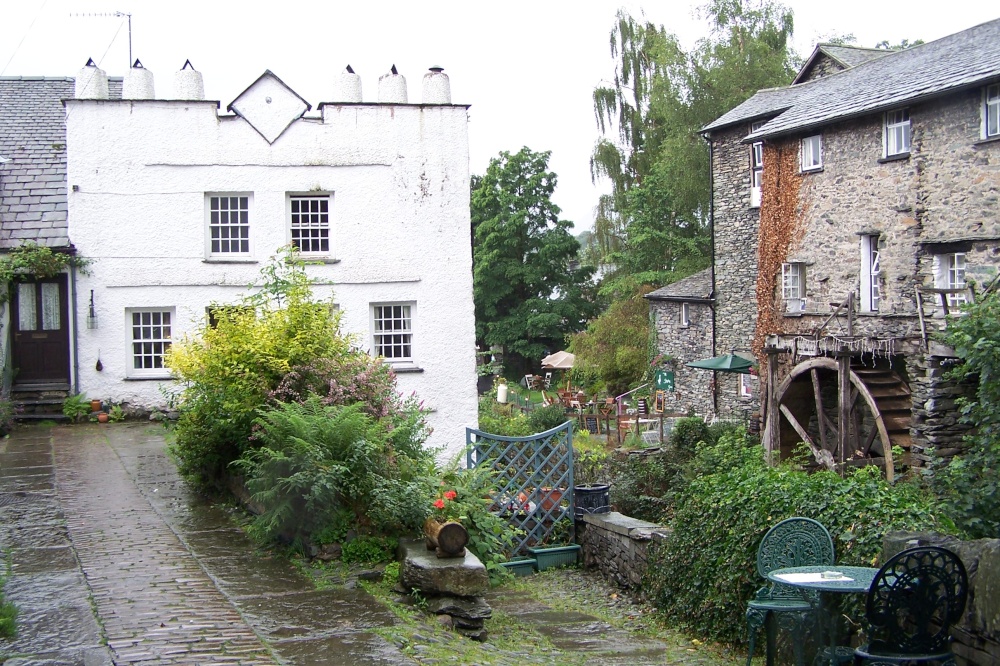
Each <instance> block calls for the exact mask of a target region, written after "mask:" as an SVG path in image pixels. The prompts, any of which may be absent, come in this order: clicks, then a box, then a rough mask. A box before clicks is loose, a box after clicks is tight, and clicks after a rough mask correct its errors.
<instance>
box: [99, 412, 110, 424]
mask: <svg viewBox="0 0 1000 666" xmlns="http://www.w3.org/2000/svg"><path fill="white" fill-rule="evenodd" d="M97 422H98V423H107V422H108V415H107V413H106V412H98V414H97Z"/></svg>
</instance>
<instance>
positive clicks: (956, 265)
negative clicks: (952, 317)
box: [934, 252, 969, 312]
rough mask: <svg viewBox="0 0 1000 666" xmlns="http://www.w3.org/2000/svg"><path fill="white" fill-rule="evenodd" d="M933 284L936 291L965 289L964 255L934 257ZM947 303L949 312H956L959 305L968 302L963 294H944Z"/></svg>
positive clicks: (951, 253)
mask: <svg viewBox="0 0 1000 666" xmlns="http://www.w3.org/2000/svg"><path fill="white" fill-rule="evenodd" d="M934 273H935V275H934V282H935V285H936V286H937V288H938V289H965V288H966V286H967V284H966V282H965V253H964V252H949V253H948V254H938V255H935V257H934ZM943 297H944V299H945V300H947V302H948V310H949V312H951V311H954V310H957V309H958V307H959V306H960V305H964V304H965V303H968V302H969V296H968V294H967V293H965V292H959V293H956V294H944V296H943Z"/></svg>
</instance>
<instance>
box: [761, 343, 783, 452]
mask: <svg viewBox="0 0 1000 666" xmlns="http://www.w3.org/2000/svg"><path fill="white" fill-rule="evenodd" d="M764 352H765V353H766V354H767V402H766V403H765V405H764V409H765V410H766V411H765V412H764V424H765V426H764V451H765V452H766V453H767V456H768V460H769V461H770V460H772V458H773V459H774V460H776V459H777V456H772V454H773V453H775V452H779V451H780V449H781V441H780V440H781V428H780V422H781V413H780V412H779V411H778V350H777V349H776V348H774V347H767V348H765V349H764Z"/></svg>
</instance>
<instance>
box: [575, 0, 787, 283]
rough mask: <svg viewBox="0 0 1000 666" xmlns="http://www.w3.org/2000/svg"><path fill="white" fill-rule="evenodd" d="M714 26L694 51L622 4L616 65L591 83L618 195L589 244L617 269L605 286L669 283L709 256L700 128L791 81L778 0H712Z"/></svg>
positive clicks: (597, 155) (595, 163) (607, 203)
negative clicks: (603, 81) (609, 76)
mask: <svg viewBox="0 0 1000 666" xmlns="http://www.w3.org/2000/svg"><path fill="white" fill-rule="evenodd" d="M703 11H704V13H705V15H706V17H707V18H708V20H709V22H710V24H711V26H712V33H711V36H710V37H709V38H706V39H704V40H701V41H700V42H699V43H698V44H697V46H696V47H695V48H694V49H693V50H690V51H685V50H684V49H683V48H682V47H681V45H680V43H679V42H678V40H677V38H676V37H675V36H674V35H672V34H670V33H668V32H667V31H666V30H665V29H664V28H663V27H662V26H656V25H654V24H653V23H651V22H648V21H638V20H636V19H634V18H633V17H632V16H630V15H629V14H628V13H627V12H625V11H620V12H619V14H618V16H617V21H616V24H615V27H614V29H613V30H612V33H611V40H610V43H611V54H612V57H614V58H615V59H616V62H617V65H616V69H615V75H614V78H613V80H612V81H611V82H610V84H609V85H602V86H600V87H598V88H597V89H596V90H595V91H594V110H595V114H596V117H597V122H598V126H599V128H600V130H601V132H602V134H603V135H604V138H602V139H601V140H600V141H599V142H598V144H597V146H596V147H595V149H594V152H593V155H592V157H591V173H592V175H593V176H594V178H595V179H596V178H607V179H608V180H609V181H610V182H611V185H612V192H611V194H609V195H607V196H606V197H604V198H603V199H602V200H601V202H600V203H599V206H598V214H597V218H596V220H595V227H594V236H593V238H592V246H591V248H590V249H591V251H592V252H593V253H594V254H596V255H597V256H599V257H600V259H601V261H602V262H604V263H608V264H611V265H613V266H614V267H615V270H614V272H613V273H612V279H610V280H609V281H607V283H606V285H605V291H606V292H610V293H614V292H618V291H626V292H631V291H632V290H634V288H635V286H636V285H638V284H643V283H651V284H655V285H662V284H668V283H670V282H673V281H676V280H677V279H680V278H682V277H685V276H686V275H689V274H691V273H693V272H695V271H697V270H700V269H702V268H704V267H705V266H707V265H708V249H709V242H708V214H709V201H710V195H711V192H710V183H711V180H710V174H709V151H708V147H707V145H706V144H705V142H704V140H703V139H702V138H701V137H700V136H699V130H700V129H701V128H702V127H704V126H705V125H707V124H708V123H709V122H711V121H712V120H714V119H715V118H717V117H719V116H721V115H722V114H723V113H725V112H726V111H728V110H729V109H731V108H733V107H734V106H736V105H738V104H739V103H741V102H743V101H744V100H746V99H747V98H748V97H750V96H751V95H752V94H753V93H755V92H756V91H757V90H758V89H760V88H767V87H772V86H776V85H785V84H787V83H789V82H790V81H791V79H792V76H793V74H794V65H795V58H794V55H793V54H792V52H791V50H790V49H789V47H788V40H789V39H790V37H791V34H792V14H791V12H790V11H788V10H787V9H785V8H784V7H782V6H781V5H778V4H776V3H774V2H771V1H770V0H712V1H710V2H709V3H708V4H707V5H705V7H704V8H703Z"/></svg>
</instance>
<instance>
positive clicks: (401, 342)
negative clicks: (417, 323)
mask: <svg viewBox="0 0 1000 666" xmlns="http://www.w3.org/2000/svg"><path fill="white" fill-rule="evenodd" d="M415 309H416V306H415V305H414V304H413V303H374V304H372V306H371V312H372V350H373V352H374V353H375V355H376V356H381V357H383V358H385V360H387V361H389V362H391V363H409V362H412V361H413V314H414V310H415Z"/></svg>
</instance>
